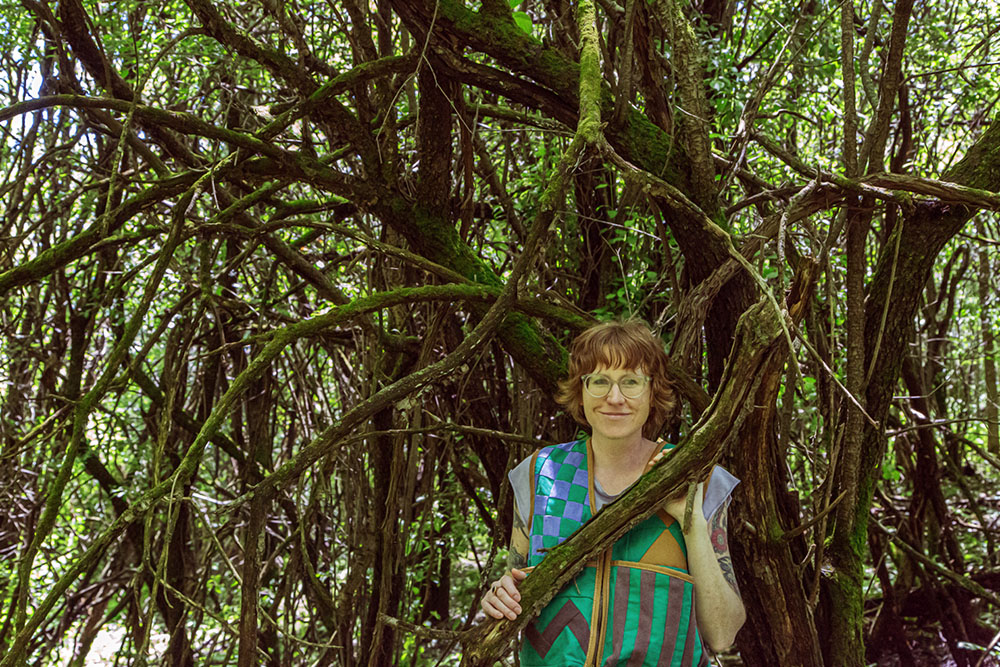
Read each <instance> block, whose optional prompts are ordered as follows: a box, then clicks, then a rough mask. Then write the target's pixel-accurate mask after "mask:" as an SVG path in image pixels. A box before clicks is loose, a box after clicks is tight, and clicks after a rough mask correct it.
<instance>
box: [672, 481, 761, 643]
mask: <svg viewBox="0 0 1000 667" xmlns="http://www.w3.org/2000/svg"><path fill="white" fill-rule="evenodd" d="M694 496H695V498H694V507H693V508H692V510H693V511H692V513H691V515H692V516H691V527H690V529H689V530H688V532H687V533H685V534H684V541H685V542H686V544H687V560H688V571H689V572H690V574H691V577H692V578H693V579H694V597H695V614H696V616H697V620H698V629H699V630H700V631H701V635H702V638H704V640H705V643H706V644H708V647H709V648H711V649H712V650H713V651H721V650H723V649H725V648H728V647H729V646H731V645H732V643H733V642H734V641H735V640H736V633H737V632H738V631H739V629H740V628H741V627H742V626H743V622H744V621H745V620H746V611H745V610H744V608H743V601H742V600H741V599H740V590H739V587H738V586H737V584H736V575H735V573H734V572H733V559H732V556H730V554H729V539H728V536H727V534H726V519H727V508H728V505H729V502H728V500H727V501H726V502H725V503H723V504H722V506H721V507H719V509H718V510H716V511H715V514H713V515H712V517H711V519H710V520H708V519H705V514H704V512H703V510H702V496H703V488H702V485H699V486H698V491H697V492H696V493H695V494H694ZM685 501H686V498H685V497H681V498H677V499H673V500H671V501H670V502H668V503H667V508H666V509H667V512H669V513H670V514H671V515H672V516H673V517H674V518H675V519H676V520H677V521H679V522H683V517H684V506H685V504H686V502H685Z"/></svg>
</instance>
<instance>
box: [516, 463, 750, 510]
mask: <svg viewBox="0 0 1000 667" xmlns="http://www.w3.org/2000/svg"><path fill="white" fill-rule="evenodd" d="M531 459H532V457H531V456H529V457H528V458H526V459H524V460H523V461H521V462H520V463H518V464H517V465H516V466H514V468H513V469H511V471H510V472H509V473H507V479H508V480H510V485H511V488H512V489H513V490H514V501H515V502H516V503H517V510H518V513H519V514H520V515H521V520H522V521H524V525H525V526H530V525H531V523H530V522H531V514H532V508H531V507H529V505H530V504H531V492H532V489H531ZM739 483H740V480H739V479H737V478H736V477H734V476H733V475H732V474H731V473H730V472H729V471H728V470H726V469H725V468H723V467H722V466H715V467H713V468H712V476H711V477H710V478H709V480H708V486H707V487H706V489H705V499H704V501H703V503H702V509H703V511H704V513H705V518H706V519H709V520H710V519H711V518H712V515H713V514H715V513H716V512H717V511H718V510H719V508H720V507H723V506H724V505H725V503H726V500H727V499H728V498H729V496H730V494H732V492H733V489H735V488H736V485H737V484H739ZM622 493H624V491H623V492H622ZM621 495H622V494H621V493H619V494H617V495H614V496H612V495H610V494H607V493H605V492H604V489H602V488H601V483H600V482H598V481H597V480H596V479H595V480H594V503H595V505H596V507H595V509H596V510H597V511H598V512H600V511H601V508H602V507H604V506H605V505H607V504H608V503H612V502H614V501H615V500H617V499H618V498H620V497H621Z"/></svg>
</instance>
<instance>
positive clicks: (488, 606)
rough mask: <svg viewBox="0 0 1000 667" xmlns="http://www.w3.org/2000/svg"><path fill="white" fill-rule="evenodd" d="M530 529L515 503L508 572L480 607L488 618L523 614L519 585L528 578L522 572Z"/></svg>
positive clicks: (494, 584) (514, 616)
mask: <svg viewBox="0 0 1000 667" xmlns="http://www.w3.org/2000/svg"><path fill="white" fill-rule="evenodd" d="M529 544H530V542H529V539H528V528H527V526H525V525H524V520H523V519H521V513H520V512H519V511H518V509H517V501H515V502H514V521H513V523H512V524H511V529H510V548H509V549H508V550H507V568H508V572H507V573H506V574H504V575H503V576H502V577H500V579H498V580H497V581H495V582H493V584H492V585H491V586H490V590H488V591H487V592H486V595H484V596H483V599H482V600H481V601H480V602H479V605H480V606H481V607H482V608H483V611H484V612H486V614H487V615H488V616H492V617H493V618H508V619H510V620H514V619H515V618H517V615H518V614H520V613H521V605H520V604H519V603H520V601H521V594H520V593H519V592H518V590H517V585H518V583H520V582H521V581H523V580H524V578H525V577H526V576H527V575H526V574H525V573H524V572H522V571H521V568H522V567H525V566H526V565H527V564H528V549H529Z"/></svg>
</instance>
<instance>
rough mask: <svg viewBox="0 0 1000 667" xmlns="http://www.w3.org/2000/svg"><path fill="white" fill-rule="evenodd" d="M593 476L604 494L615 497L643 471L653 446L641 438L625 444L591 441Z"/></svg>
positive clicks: (605, 440) (654, 445) (654, 447)
mask: <svg viewBox="0 0 1000 667" xmlns="http://www.w3.org/2000/svg"><path fill="white" fill-rule="evenodd" d="M590 446H591V448H592V449H593V451H594V475H595V476H596V477H597V481H599V482H600V483H601V488H603V489H604V491H605V493H608V494H610V495H618V494H619V493H621V492H622V491H624V490H625V489H627V488H628V487H629V486H631V485H632V483H633V482H635V480H637V479H639V477H640V476H641V475H642V473H643V472H644V471H645V470H646V464H647V463H648V462H649V459H650V457H652V456H653V453H654V451H655V450H656V447H657V444H656V443H655V442H653V441H652V440H646V439H645V438H643V437H642V436H641V435H640V436H639V437H638V438H634V439H631V440H628V441H624V440H608V439H601V438H591V440H590Z"/></svg>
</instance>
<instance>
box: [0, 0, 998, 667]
mask: <svg viewBox="0 0 1000 667" xmlns="http://www.w3.org/2000/svg"><path fill="white" fill-rule="evenodd" d="M998 13H1000V8H998V7H997V6H996V5H995V4H993V3H984V2H975V1H973V0H956V1H952V2H947V3H945V2H941V1H940V0H927V1H924V2H914V1H913V0H897V1H896V2H895V3H892V4H882V3H880V2H870V1H865V2H858V3H851V2H847V3H834V2H828V1H822V0H802V1H801V2H798V3H795V4H788V3H778V2H771V1H770V0H764V1H758V2H744V1H742V0H740V1H737V0H701V1H697V0H696V1H695V2H693V3H687V2H684V1H682V0H638V1H637V0H625V1H624V3H623V5H622V4H618V3H616V2H615V1H614V0H598V2H596V6H595V4H591V3H590V2H581V3H580V4H579V5H578V4H576V3H570V2H568V1H567V0H523V1H521V2H518V1H516V0H514V1H512V2H507V1H506V0H481V1H475V2H472V1H467V2H462V1H461V0H373V1H372V2H360V0H328V1H327V2H315V1H314V0H296V1H295V2H284V1H281V2H278V1H275V0H264V1H263V2H251V3H226V2H222V3H210V2H207V1H206V0H183V1H174V2H166V3H150V2H143V1H142V0H115V1H113V2H100V3H97V2H93V3H89V2H88V3H85V2H83V0H59V2H50V1H49V0H22V1H21V3H20V4H19V5H14V4H7V5H4V6H3V8H0V63H2V64H0V67H2V70H3V74H2V76H0V94H2V95H3V101H2V103H0V105H2V108H0V127H2V128H3V139H2V142H3V143H2V150H0V171H2V174H3V178H2V181H0V209H2V216H0V331H2V336H0V498H2V503H3V505H2V507H3V508H5V510H6V511H4V512H2V513H0V656H2V657H0V665H3V666H7V665H21V664H38V665H48V664H72V665H83V664H88V656H90V655H91V654H90V652H91V650H92V648H93V646H94V642H95V641H106V640H107V638H108V637H109V636H113V637H117V638H118V640H119V641H120V646H119V647H118V648H117V649H116V650H117V653H118V655H119V664H147V660H148V661H154V662H161V663H163V664H171V665H194V664H239V665H241V666H248V665H255V664H268V665H306V664H308V665H329V664H336V665H348V666H349V665H368V666H375V665H395V664H457V663H458V662H459V660H461V659H462V656H463V653H464V656H465V660H466V662H467V663H483V662H486V663H490V662H492V660H493V659H494V658H496V657H499V656H500V655H501V654H503V652H504V649H506V648H507V644H506V640H505V638H506V636H508V635H509V634H510V633H509V632H508V633H506V634H505V633H504V632H503V628H500V629H495V628H494V630H495V632H494V633H493V634H491V635H486V634H485V633H486V632H487V631H488V630H490V629H491V628H490V627H489V626H484V627H482V628H480V629H477V628H476V627H475V614H476V612H477V609H478V605H477V600H478V597H479V595H480V594H481V592H482V590H483V587H484V586H485V582H487V581H489V580H491V579H492V577H493V576H495V574H496V571H497V570H498V569H499V568H500V567H501V565H500V563H501V562H502V560H503V559H502V550H503V547H504V544H505V542H506V538H507V534H508V530H509V521H510V503H511V501H510V494H509V492H508V490H507V486H506V483H505V472H506V471H507V470H508V469H509V467H510V466H511V465H513V464H514V463H516V462H517V461H519V460H520V459H521V458H522V457H523V456H525V455H527V454H528V453H530V452H531V451H532V449H533V448H535V447H537V446H538V444H539V443H548V442H554V441H565V440H568V439H570V438H572V437H573V436H574V435H575V434H576V433H577V432H578V430H579V426H578V425H577V424H575V423H573V422H572V420H571V419H569V418H568V417H566V416H565V415H563V414H562V413H561V412H560V411H559V410H558V408H557V406H556V405H555V403H554V402H553V400H552V394H553V390H554V388H555V385H556V382H557V381H558V379H559V378H560V377H561V375H562V373H563V372H564V369H565V346H566V345H567V344H568V342H569V340H570V339H571V338H572V336H574V335H575V334H576V333H578V332H579V331H580V330H581V329H583V328H584V327H586V326H587V325H589V324H590V323H592V322H594V321H597V320H599V319H606V318H609V317H625V316H633V315H634V316H638V317H641V318H643V319H644V320H646V321H647V322H649V323H650V324H651V325H653V326H654V328H655V329H656V331H657V332H658V333H660V334H661V335H662V336H663V339H664V343H665V345H667V347H668V349H669V350H670V352H671V356H672V360H673V363H674V368H673V369H672V374H673V380H674V381H675V382H676V384H677V386H678V388H679V391H680V394H681V395H682V398H683V402H684V415H683V419H681V420H680V422H679V423H674V424H670V425H668V430H667V432H666V433H665V436H666V437H669V438H672V439H683V438H685V437H686V436H690V437H688V438H687V439H684V440H683V442H684V443H685V444H684V445H682V448H681V450H678V451H682V450H683V451H687V452H688V454H687V455H684V456H678V457H677V458H678V463H677V467H675V468H674V469H673V470H672V471H671V470H669V466H667V468H668V469H667V470H666V471H665V472H664V474H663V476H661V478H660V482H657V483H662V484H664V485H665V487H663V488H666V487H670V488H680V485H682V484H683V483H684V481H685V479H687V478H688V477H689V476H690V475H691V474H695V473H696V472H697V468H698V466H699V465H702V466H703V465H704V464H707V463H708V460H706V459H703V458H699V456H697V455H695V454H692V453H691V452H696V453H704V452H718V453H719V456H721V460H722V462H723V463H724V464H725V465H726V466H727V467H728V468H729V469H731V470H733V471H734V472H735V473H736V474H737V475H738V476H739V477H741V478H742V479H743V484H742V485H741V486H740V487H739V493H738V495H737V499H736V502H735V503H734V504H733V506H732V509H731V517H730V532H731V534H730V541H731V545H732V548H733V553H734V560H735V565H736V568H737V574H738V575H739V578H740V583H741V589H742V592H743V596H744V599H745V602H746V605H747V608H748V612H749V621H748V623H747V625H746V627H745V628H744V630H743V631H741V633H740V636H739V638H738V640H737V649H738V653H739V656H740V658H741V659H742V661H743V662H744V663H745V664H748V665H826V666H827V667H834V666H836V667H842V666H845V665H848V666H855V665H863V664H865V663H879V664H900V665H917V664H936V663H938V662H944V661H952V662H953V663H954V664H956V665H980V664H991V663H990V662H989V661H991V660H993V661H995V660H996V657H997V656H998V655H1000V651H998V650H997V649H996V648H995V647H996V644H997V640H998V637H1000V635H998V632H997V630H998V626H1000V609H998V604H1000V599H998V591H1000V569H998V568H1000V563H998V557H997V553H996V548H995V546H996V541H997V539H998V538H1000V535H998V532H1000V528H998V516H1000V514H998V512H997V509H996V507H997V500H998V493H997V491H996V482H997V480H998V479H1000V443H998V435H997V378H996V365H995V364H996V356H997V348H996V342H995V338H994V333H993V332H994V330H995V327H996V325H997V321H998V309H997V302H996V297H995V294H996V279H995V278H994V269H995V268H997V265H998V261H1000V260H998V253H997V252H996V247H997V244H998V243H1000V229H998V226H997V219H996V217H995V215H994V213H993V211H995V210H997V209H1000V195H998V194H995V193H996V192H997V191H1000V124H996V123H992V118H993V117H994V116H995V106H996V102H997V100H998V99H1000V96H998V93H997V90H998V86H997V82H998V76H997V70H996V67H997V62H996V61H997V56H996V53H995V49H994V46H995V44H994V42H995V40H994V36H995V32H996V27H995V26H996V25H998V19H1000V16H998ZM581 72H582V74H581ZM793 284H794V285H795V287H794V288H793ZM750 309H752V310H750ZM748 310H749V311H750V312H749V314H748V315H747V317H746V318H745V319H744V321H743V323H742V324H738V323H739V321H740V317H741V315H743V314H744V312H746V311H748ZM779 313H780V315H781V317H780V318H779V317H778V315H779ZM781 322H784V323H785V325H784V326H785V330H783V331H782V330H781V326H779V324H780V323H781ZM739 327H743V328H739ZM755 327H757V328H756V329H755ZM764 330H766V331H767V332H769V333H768V334H767V336H766V340H765V339H764V338H761V336H764V334H762V333H760V332H761V331H764ZM738 331H741V332H743V333H740V334H739V335H737V332H738ZM754 331H756V332H757V333H756V334H754V333H753V332H754ZM755 335H756V336H757V338H756V339H755V338H754V336H755ZM734 339H735V340H736V343H737V344H736V347H735V348H734ZM753 340H757V343H754V342H753ZM748 341H749V342H748ZM789 341H790V342H791V346H789V345H788V342H789ZM755 345H756V347H755ZM734 349H735V350H736V351H735V352H733V350H734ZM761 350H764V351H763V352H761ZM731 353H732V355H733V358H735V356H736V355H737V354H739V355H742V356H740V357H739V359H740V361H739V362H737V361H733V359H731ZM727 360H728V361H729V362H731V363H730V366H729V368H728V371H727ZM713 397H714V402H713ZM699 419H701V422H700V423H699ZM696 424H698V427H696ZM707 440H712V442H707ZM684 448H687V449H686V450H685V449H684ZM685 456H686V457H687V458H685ZM671 475H672V476H671ZM668 478H669V479H668ZM651 484H652V483H651ZM644 488H650V487H644ZM657 488H660V487H657ZM637 491H638V490H637ZM621 503H622V504H621V507H623V508H627V509H628V510H631V509H633V508H639V507H641V506H642V504H641V499H638V493H637V494H633V496H629V497H626V498H625V499H623V500H622V501H621ZM636 511H638V509H636ZM625 513H627V512H624V511H623V514H625ZM610 516H611V515H610V514H609V517H610ZM608 521H609V522H610V521H611V519H610V518H609V519H608ZM608 530H610V528H609V529H608ZM598 532H599V531H598ZM600 539H602V538H601V537H600V536H599V535H596V534H595V535H593V536H592V539H591V537H588V538H587V539H586V540H582V541H581V540H577V541H576V542H575V543H573V544H569V545H567V549H566V550H565V551H564V552H561V553H566V554H569V553H570V551H572V550H575V551H573V553H574V554H575V555H574V556H573V558H575V561H572V562H582V560H583V559H585V558H586V556H587V553H588V551H592V550H593V549H595V548H597V546H599V545H598V542H599V540H600ZM581 542H582V543H581ZM498 556H499V557H498ZM566 558H567V559H566V560H565V562H566V563H570V564H569V565H567V567H568V568H570V569H568V570H564V571H563V572H562V573H558V572H556V571H555V566H554V565H553V566H552V569H551V571H549V570H547V571H546V572H542V571H539V573H538V577H536V579H535V581H536V582H540V581H542V580H543V578H544V579H545V581H546V582H547V581H549V580H548V577H549V576H551V577H553V578H557V577H562V578H565V577H566V576H569V575H570V574H571V573H572V569H571V568H572V563H571V559H570V557H569V556H567V557H566ZM560 562H563V561H560ZM551 563H555V559H553V560H552V561H551ZM546 588H551V587H546V586H545V585H544V582H543V583H542V584H537V585H536V586H535V590H534V591H533V592H532V593H531V595H532V596H534V598H533V599H535V600H536V601H542V600H544V596H545V590H544V589H546ZM551 592H554V591H551ZM115 633H118V634H115ZM473 638H475V639H474V641H473ZM991 656H992V657H991ZM732 657H733V659H734V660H735V659H736V658H735V651H734V652H733V656H732Z"/></svg>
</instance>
